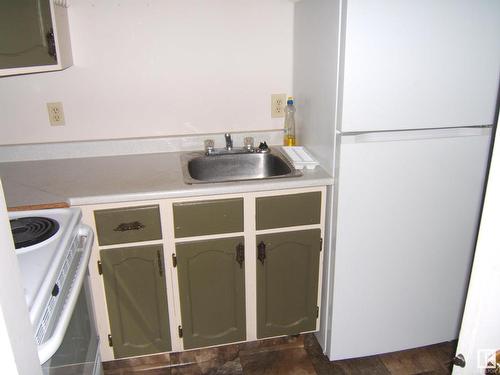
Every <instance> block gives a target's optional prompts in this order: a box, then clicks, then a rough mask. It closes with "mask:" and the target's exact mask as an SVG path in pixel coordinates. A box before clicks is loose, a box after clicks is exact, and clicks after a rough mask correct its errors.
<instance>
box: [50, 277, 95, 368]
mask: <svg viewBox="0 0 500 375" xmlns="http://www.w3.org/2000/svg"><path fill="white" fill-rule="evenodd" d="M91 301H92V300H91V297H90V290H89V285H88V278H87V277H86V280H85V282H84V283H83V287H82V290H81V291H80V295H79V296H78V300H77V303H76V305H75V310H74V311H73V315H72V316H71V320H70V322H69V325H68V329H67V330H66V334H65V335H64V339H63V341H62V343H61V346H60V347H59V349H58V350H57V352H56V353H55V354H54V355H53V356H52V358H50V359H49V360H48V361H47V362H45V363H44V364H43V366H42V368H43V373H44V374H49V375H53V374H57V375H67V374H68V375H69V374H75V375H76V374H78V375H87V374H93V373H94V365H95V361H96V356H97V347H98V341H99V339H98V337H97V333H96V328H95V321H94V316H93V313H92V303H91Z"/></svg>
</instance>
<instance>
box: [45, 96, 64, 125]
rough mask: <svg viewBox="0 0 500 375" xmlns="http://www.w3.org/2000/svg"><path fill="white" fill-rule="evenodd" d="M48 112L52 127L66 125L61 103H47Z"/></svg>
mask: <svg viewBox="0 0 500 375" xmlns="http://www.w3.org/2000/svg"><path fill="white" fill-rule="evenodd" d="M47 112H48V113H49V121H50V125H52V126H62V125H65V120H64V110H63V105H62V103H61V102H54V103H47Z"/></svg>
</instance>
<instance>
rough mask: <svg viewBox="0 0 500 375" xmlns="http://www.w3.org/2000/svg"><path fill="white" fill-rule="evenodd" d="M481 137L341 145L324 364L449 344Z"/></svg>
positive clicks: (422, 134) (461, 286)
mask: <svg viewBox="0 0 500 375" xmlns="http://www.w3.org/2000/svg"><path fill="white" fill-rule="evenodd" d="M490 133H491V129H489V128H470V129H448V130H437V131H415V132H387V133H372V134H359V135H355V136H345V135H343V136H341V146H340V172H339V185H338V189H339V191H338V206H337V218H336V223H337V228H336V239H335V241H336V245H335V247H334V249H335V250H334V261H333V262H334V263H333V264H334V272H333V280H330V283H331V282H333V300H332V303H333V305H332V309H333V310H332V318H331V326H330V327H331V335H329V337H328V338H329V339H328V340H327V343H326V348H324V349H325V353H326V354H327V355H328V357H329V358H330V360H337V359H344V358H351V357H360V356H367V355H372V354H378V353H383V352H390V351H396V350H402V349H407V348H413V347H418V346H423V345H429V344H433V343H438V342H442V341H447V340H452V339H456V338H457V337H458V329H459V325H460V319H461V314H462V310H463V304H464V301H465V293H466V289H467V283H468V277H469V272H470V267H471V261H472V255H473V249H474V244H475V238H476V232H477V225H478V217H479V211H480V204H481V200H482V193H483V180H484V176H485V170H486V165H487V160H488V153H489V144H490V135H491V134H490Z"/></svg>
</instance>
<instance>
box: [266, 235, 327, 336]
mask: <svg viewBox="0 0 500 375" xmlns="http://www.w3.org/2000/svg"><path fill="white" fill-rule="evenodd" d="M261 242H262V243H264V244H265V246H266V254H265V255H266V256H265V259H264V260H263V263H262V261H260V260H257V337H258V338H264V337H271V336H279V335H290V334H298V333H300V332H304V331H313V330H315V329H316V318H317V296H318V273H319V253H320V246H321V231H320V230H319V229H311V230H306V231H295V232H286V233H273V234H265V235H259V236H257V244H260V243H261Z"/></svg>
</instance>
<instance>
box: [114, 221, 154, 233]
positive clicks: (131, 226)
mask: <svg viewBox="0 0 500 375" xmlns="http://www.w3.org/2000/svg"><path fill="white" fill-rule="evenodd" d="M143 228H146V226H145V225H144V224H142V223H141V222H139V221H134V222H132V223H121V224H120V225H118V226H117V227H116V228H115V229H113V230H114V231H115V232H126V231H128V230H141V229H143Z"/></svg>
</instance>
